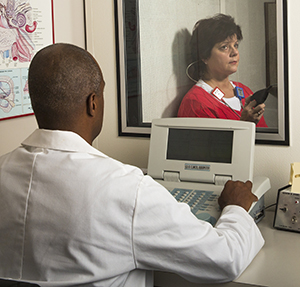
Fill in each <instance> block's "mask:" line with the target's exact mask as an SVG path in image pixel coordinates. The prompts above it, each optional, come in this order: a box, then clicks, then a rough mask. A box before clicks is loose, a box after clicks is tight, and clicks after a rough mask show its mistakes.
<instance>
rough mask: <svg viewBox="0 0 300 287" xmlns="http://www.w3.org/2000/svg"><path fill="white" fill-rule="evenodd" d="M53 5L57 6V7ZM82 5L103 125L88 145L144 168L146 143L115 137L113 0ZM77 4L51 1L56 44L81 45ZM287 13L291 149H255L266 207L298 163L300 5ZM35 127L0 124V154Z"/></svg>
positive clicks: (24, 122) (20, 122)
mask: <svg viewBox="0 0 300 287" xmlns="http://www.w3.org/2000/svg"><path fill="white" fill-rule="evenodd" d="M71 1H72V5H71ZM59 2H61V3H60V4H59ZM86 2H87V14H88V33H87V34H88V49H89V51H91V52H92V53H93V54H94V56H95V57H96V59H97V60H98V61H99V63H100V66H101V67H102V69H103V73H104V76H105V81H106V87H105V120H104V127H103V132H102V133H101V135H100V136H99V138H97V139H96V141H95V143H94V145H95V146H96V147H97V148H99V149H100V150H102V151H103V152H104V153H106V154H108V155H110V156H112V157H114V158H116V159H119V160H121V161H123V162H126V163H130V164H134V165H137V166H139V167H146V166H147V161H148V149H149V139H145V138H126V137H118V112H117V84H116V60H115V38H114V37H115V36H114V10H113V8H114V7H113V0H86ZM80 3H82V1H81V0H68V1H67V0H64V1H59V0H55V4H56V8H55V11H56V26H57V27H56V30H57V32H56V34H57V39H56V41H57V42H58V41H63V42H73V43H75V44H78V45H81V44H82V36H80V30H81V29H82V27H81V24H80V23H81V22H80V19H79V20H78V18H77V17H75V16H76V14H77V15H81V14H80ZM91 5H93V7H91ZM61 6H63V7H61ZM59 8H63V9H59ZM66 8H67V9H73V10H74V11H72V13H70V15H69V17H70V18H72V19H71V20H70V21H71V22H69V20H68V19H67V20H65V19H64V18H63V16H64V14H63V13H64V12H63V11H64V10H65V9H66ZM91 8H93V9H91ZM69 11H70V10H69ZM288 11H289V22H288V25H289V59H290V60H289V78H290V84H289V88H290V118H291V119H292V120H291V121H290V132H291V146H290V147H282V146H264V145H259V146H256V149H255V171H254V175H265V176H268V177H269V178H270V180H271V184H272V189H271V191H270V192H269V193H268V195H267V196H266V199H267V204H269V203H273V202H275V200H276V194H277V189H278V188H280V187H282V186H284V185H286V184H287V183H288V179H289V171H290V163H292V162H298V161H299V162H300V128H299V124H300V113H299V112H298V109H299V108H298V107H299V106H300V96H299V95H298V90H299V89H298V82H299V73H298V67H299V65H300V55H299V52H298V47H299V45H300V38H299V37H298V34H299V32H298V21H299V19H298V15H299V13H300V1H292V0H288ZM74 13H75V16H74ZM71 15H72V16H71ZM79 18H80V17H79ZM75 20H76V21H75ZM66 23H67V24H72V26H68V27H69V28H68V29H67V28H66V25H65V24H66ZM292 24H294V25H292ZM67 30H68V31H67ZM78 31H79V32H78ZM35 128H36V123H35V120H34V117H32V116H31V117H27V118H20V119H12V120H7V121H0V134H1V141H0V155H1V154H4V153H6V152H8V151H10V150H11V149H12V148H15V147H17V146H18V145H19V144H20V141H21V140H22V139H23V138H24V137H25V136H27V135H28V134H29V133H30V132H31V131H32V130H33V129H35ZM245 152H247V151H245Z"/></svg>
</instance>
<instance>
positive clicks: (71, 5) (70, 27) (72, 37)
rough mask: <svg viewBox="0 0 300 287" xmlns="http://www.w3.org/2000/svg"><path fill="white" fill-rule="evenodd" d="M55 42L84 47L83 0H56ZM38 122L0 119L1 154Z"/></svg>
mask: <svg viewBox="0 0 300 287" xmlns="http://www.w3.org/2000/svg"><path fill="white" fill-rule="evenodd" d="M53 4H54V32H55V33H54V36H55V42H66V43H73V44H76V45H79V46H81V47H84V25H83V23H84V21H83V1H82V0H63V1H61V0H54V2H53ZM36 128H37V124H36V121H35V118H34V116H26V117H21V118H16V119H10V120H4V121H0V139H1V140H0V155H2V154H5V153H7V152H9V151H11V150H12V149H14V148H16V147H17V146H19V145H20V143H21V141H22V140H23V139H25V138H26V137H27V136H28V135H29V134H30V133H31V132H32V131H33V130H34V129H36Z"/></svg>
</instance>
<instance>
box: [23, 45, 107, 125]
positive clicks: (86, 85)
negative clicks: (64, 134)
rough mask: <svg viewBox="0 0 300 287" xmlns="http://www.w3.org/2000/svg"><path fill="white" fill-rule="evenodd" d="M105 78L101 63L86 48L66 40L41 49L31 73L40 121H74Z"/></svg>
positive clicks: (31, 94)
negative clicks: (88, 97) (89, 96)
mask: <svg viewBox="0 0 300 287" xmlns="http://www.w3.org/2000/svg"><path fill="white" fill-rule="evenodd" d="M102 81H103V79H102V74H101V70H100V67H99V65H98V64H97V62H96V61H95V59H94V58H93V56H92V55H91V54H90V53H88V52H87V51H86V50H84V49H82V48H80V47H77V46H75V45H71V44H63V43H59V44H53V45H50V46H48V47H46V48H44V49H42V50H40V51H39V52H38V53H37V54H36V55H35V56H34V58H33V59H32V61H31V64H30V67H29V74H28V86H29V94H30V98H31V103H32V108H33V110H34V112H35V115H36V118H37V121H38V122H39V119H42V120H46V122H49V121H52V122H58V121H65V120H70V121H72V120H73V119H74V117H75V116H76V112H77V111H79V109H80V108H81V107H82V105H83V104H84V103H85V101H86V99H87V96H88V95H89V94H90V93H92V92H98V91H99V89H100V84H101V82H102Z"/></svg>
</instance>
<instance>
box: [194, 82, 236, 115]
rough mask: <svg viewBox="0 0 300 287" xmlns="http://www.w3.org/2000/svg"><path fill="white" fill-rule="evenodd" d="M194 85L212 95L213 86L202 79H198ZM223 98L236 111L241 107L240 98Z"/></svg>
mask: <svg viewBox="0 0 300 287" xmlns="http://www.w3.org/2000/svg"><path fill="white" fill-rule="evenodd" d="M230 84H231V85H232V87H233V88H235V87H236V85H235V84H234V83H233V82H232V81H230ZM196 86H198V87H200V88H202V89H203V90H205V91H206V92H208V93H209V94H210V95H211V96H212V97H213V95H212V94H211V93H212V91H213V88H212V87H211V86H210V85H209V84H207V83H205V82H204V81H203V80H201V79H200V80H199V81H198V82H197V84H196ZM223 100H224V101H225V102H226V103H227V104H228V105H229V106H230V107H231V108H232V109H234V110H236V111H240V110H241V109H242V106H241V102H240V100H239V99H238V98H237V97H231V98H223ZM220 102H221V103H222V104H224V103H223V102H222V101H220Z"/></svg>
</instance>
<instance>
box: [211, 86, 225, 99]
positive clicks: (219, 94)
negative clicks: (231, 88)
mask: <svg viewBox="0 0 300 287" xmlns="http://www.w3.org/2000/svg"><path fill="white" fill-rule="evenodd" d="M211 93H212V94H213V95H214V96H215V97H217V98H218V99H219V100H222V98H223V97H224V96H225V94H224V93H223V92H222V91H221V90H220V89H219V88H218V87H215V88H214V89H213V91H212V92H211Z"/></svg>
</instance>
